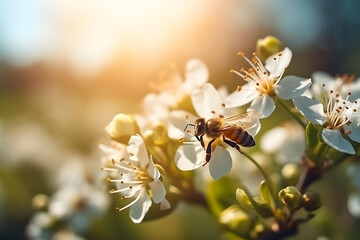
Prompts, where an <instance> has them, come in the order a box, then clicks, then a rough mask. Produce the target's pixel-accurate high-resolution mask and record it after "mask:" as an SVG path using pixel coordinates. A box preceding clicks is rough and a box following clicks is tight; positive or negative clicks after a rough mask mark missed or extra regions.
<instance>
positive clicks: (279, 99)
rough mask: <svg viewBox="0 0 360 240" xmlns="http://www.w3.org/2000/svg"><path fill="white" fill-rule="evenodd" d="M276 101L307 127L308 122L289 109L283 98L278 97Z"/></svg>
mask: <svg viewBox="0 0 360 240" xmlns="http://www.w3.org/2000/svg"><path fill="white" fill-rule="evenodd" d="M276 103H278V105H279V106H281V108H282V109H284V110H285V111H286V112H287V113H289V114H290V115H291V116H292V117H293V118H294V119H295V120H296V121H297V122H298V123H300V125H301V126H303V127H304V128H305V127H306V124H305V123H304V122H303V121H302V120H301V118H300V117H299V116H298V115H297V114H295V113H294V112H293V111H291V110H290V109H289V107H288V106H286V104H285V103H284V102H283V100H282V99H281V98H277V99H276Z"/></svg>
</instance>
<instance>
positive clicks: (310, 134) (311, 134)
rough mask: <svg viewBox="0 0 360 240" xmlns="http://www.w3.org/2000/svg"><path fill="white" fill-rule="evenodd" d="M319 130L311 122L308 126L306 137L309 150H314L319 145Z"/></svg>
mask: <svg viewBox="0 0 360 240" xmlns="http://www.w3.org/2000/svg"><path fill="white" fill-rule="evenodd" d="M318 134H319V129H318V127H316V126H315V125H314V124H313V123H312V122H309V123H308V124H307V126H306V130H305V136H306V141H307V143H308V146H309V148H314V147H316V145H318V143H319V138H318Z"/></svg>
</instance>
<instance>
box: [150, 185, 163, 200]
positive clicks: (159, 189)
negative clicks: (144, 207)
mask: <svg viewBox="0 0 360 240" xmlns="http://www.w3.org/2000/svg"><path fill="white" fill-rule="evenodd" d="M149 187H150V189H151V193H152V199H153V201H154V203H160V202H161V201H162V200H164V198H165V195H166V189H165V187H164V184H163V183H162V182H161V181H157V182H155V181H153V182H149Z"/></svg>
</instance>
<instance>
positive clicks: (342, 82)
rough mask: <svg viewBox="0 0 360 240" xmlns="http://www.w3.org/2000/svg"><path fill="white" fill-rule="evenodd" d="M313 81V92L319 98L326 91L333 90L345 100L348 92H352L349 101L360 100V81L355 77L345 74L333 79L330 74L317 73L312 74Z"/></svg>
mask: <svg viewBox="0 0 360 240" xmlns="http://www.w3.org/2000/svg"><path fill="white" fill-rule="evenodd" d="M312 80H313V85H312V86H311V90H312V92H313V93H314V94H315V96H317V97H320V96H321V94H322V93H323V91H324V90H323V89H325V91H330V90H333V91H334V92H337V93H339V94H340V95H341V97H343V98H346V96H347V94H348V92H351V96H349V99H348V100H349V101H354V100H356V99H358V98H360V79H359V78H358V79H357V80H355V77H354V75H347V74H344V75H342V76H335V77H333V76H331V75H329V74H328V73H325V72H321V71H317V72H314V73H313V74H312ZM323 85H325V86H323Z"/></svg>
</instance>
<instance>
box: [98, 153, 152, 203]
mask: <svg viewBox="0 0 360 240" xmlns="http://www.w3.org/2000/svg"><path fill="white" fill-rule="evenodd" d="M112 164H113V167H104V168H102V170H104V171H108V172H110V173H112V175H111V176H114V175H117V176H116V177H115V176H114V178H110V177H109V178H107V181H108V182H112V183H116V184H117V187H118V189H112V190H110V191H109V193H110V194H113V193H123V194H124V195H122V197H123V198H126V197H127V195H126V194H127V193H128V191H129V190H131V189H133V188H135V187H136V186H139V185H142V186H147V184H148V183H149V182H152V181H154V179H153V178H152V177H151V176H150V175H149V174H148V172H147V171H146V169H142V168H140V167H139V166H138V164H134V163H133V162H131V161H130V160H125V159H124V158H122V159H120V160H119V161H115V160H114V159H112Z"/></svg>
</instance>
